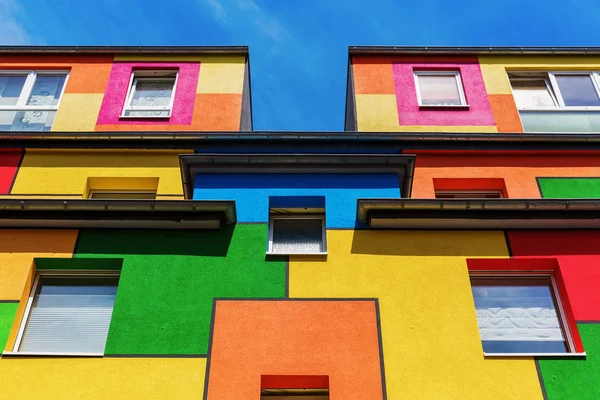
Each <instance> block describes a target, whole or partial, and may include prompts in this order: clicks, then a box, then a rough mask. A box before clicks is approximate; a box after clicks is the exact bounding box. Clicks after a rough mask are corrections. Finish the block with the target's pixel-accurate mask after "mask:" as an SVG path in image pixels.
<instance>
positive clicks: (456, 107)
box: [419, 104, 470, 110]
mask: <svg viewBox="0 0 600 400" xmlns="http://www.w3.org/2000/svg"><path fill="white" fill-rule="evenodd" d="M469 107H470V106H469V105H468V104H461V105H441V104H440V105H433V104H419V110H469Z"/></svg>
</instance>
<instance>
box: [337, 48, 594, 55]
mask: <svg viewBox="0 0 600 400" xmlns="http://www.w3.org/2000/svg"><path fill="white" fill-rule="evenodd" d="M348 54H349V55H390V54H397V55H401V54H406V55H418V54H427V55H430V54H431V55H435V54H444V55H600V47H580V46H574V47H572V46H564V47H544V46H540V47H537V46H531V47H516V46H515V47H513V46H349V47H348Z"/></svg>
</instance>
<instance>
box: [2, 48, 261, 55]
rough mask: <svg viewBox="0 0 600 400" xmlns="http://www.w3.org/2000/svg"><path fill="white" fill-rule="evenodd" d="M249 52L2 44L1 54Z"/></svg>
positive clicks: (240, 50) (237, 50)
mask: <svg viewBox="0 0 600 400" xmlns="http://www.w3.org/2000/svg"><path fill="white" fill-rule="evenodd" d="M69 53H70V54H173V55H181V54H224V53H226V54H248V53H249V51H248V46H0V54H35V55H43V54H69Z"/></svg>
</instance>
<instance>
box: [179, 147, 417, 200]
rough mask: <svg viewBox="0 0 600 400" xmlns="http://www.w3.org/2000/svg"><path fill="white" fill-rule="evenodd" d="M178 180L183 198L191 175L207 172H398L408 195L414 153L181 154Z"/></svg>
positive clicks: (189, 192) (188, 192) (190, 192)
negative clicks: (179, 179)
mask: <svg viewBox="0 0 600 400" xmlns="http://www.w3.org/2000/svg"><path fill="white" fill-rule="evenodd" d="M179 163H180V166H181V181H182V185H183V193H184V196H185V198H186V199H190V198H192V197H193V191H194V176H195V175H196V173H197V172H198V171H200V170H202V171H206V172H210V173H273V172H283V173H299V172H306V173H323V172H331V171H335V172H341V173H351V172H363V173H369V172H372V173H382V172H392V173H398V174H399V175H400V176H401V178H402V188H401V190H402V192H401V193H402V194H403V195H404V196H407V197H408V196H410V192H411V190H412V178H413V171H414V166H415V156H413V155H409V154H391V155H389V154H388V155H382V154H182V155H180V156H179Z"/></svg>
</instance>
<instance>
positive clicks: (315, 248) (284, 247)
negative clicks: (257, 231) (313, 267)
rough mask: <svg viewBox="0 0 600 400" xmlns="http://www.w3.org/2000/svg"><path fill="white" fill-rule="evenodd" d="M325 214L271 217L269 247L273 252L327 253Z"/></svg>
mask: <svg viewBox="0 0 600 400" xmlns="http://www.w3.org/2000/svg"><path fill="white" fill-rule="evenodd" d="M325 235H326V233H325V218H324V216H308V215H307V216H304V215H303V216H285V217H283V216H282V217H279V216H277V217H274V216H272V217H271V221H270V224H269V249H268V252H269V253H271V254H325V253H326V252H327V244H326V237H325Z"/></svg>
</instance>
